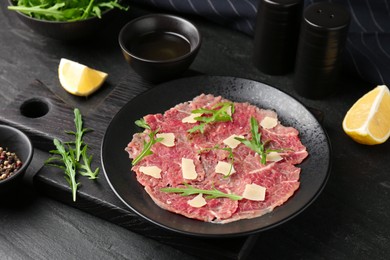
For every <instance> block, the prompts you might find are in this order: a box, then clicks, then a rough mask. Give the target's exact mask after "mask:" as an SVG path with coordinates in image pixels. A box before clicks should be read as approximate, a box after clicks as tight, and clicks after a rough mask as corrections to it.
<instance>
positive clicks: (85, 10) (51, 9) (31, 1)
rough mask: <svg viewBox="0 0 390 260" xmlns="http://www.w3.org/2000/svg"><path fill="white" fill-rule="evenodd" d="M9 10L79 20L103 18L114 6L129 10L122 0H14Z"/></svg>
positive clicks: (40, 17)
mask: <svg viewBox="0 0 390 260" xmlns="http://www.w3.org/2000/svg"><path fill="white" fill-rule="evenodd" d="M13 2H14V3H15V5H12V6H8V10H14V11H19V12H22V13H24V14H26V15H28V16H31V17H34V18H37V19H42V20H50V21H78V20H83V19H87V18H90V17H99V18H101V14H102V12H104V11H106V10H110V9H113V8H118V9H120V10H128V7H125V6H122V5H121V4H120V0H99V1H97V0H78V1H69V0H14V1H13Z"/></svg>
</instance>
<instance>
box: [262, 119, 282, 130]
mask: <svg viewBox="0 0 390 260" xmlns="http://www.w3.org/2000/svg"><path fill="white" fill-rule="evenodd" d="M277 124H278V120H277V119H276V118H273V117H269V116H266V117H264V118H263V120H261V122H260V125H261V126H262V127H263V128H265V129H271V128H274V127H275V126H276V125H277Z"/></svg>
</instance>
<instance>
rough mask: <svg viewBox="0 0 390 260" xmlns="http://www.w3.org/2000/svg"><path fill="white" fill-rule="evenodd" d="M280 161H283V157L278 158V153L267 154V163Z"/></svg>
mask: <svg viewBox="0 0 390 260" xmlns="http://www.w3.org/2000/svg"><path fill="white" fill-rule="evenodd" d="M280 160H283V157H282V156H280V154H279V153H278V152H270V153H269V154H267V161H268V162H279V161H280Z"/></svg>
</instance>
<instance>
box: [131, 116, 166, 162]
mask: <svg viewBox="0 0 390 260" xmlns="http://www.w3.org/2000/svg"><path fill="white" fill-rule="evenodd" d="M135 124H136V125H137V126H139V127H142V128H145V129H148V130H150V132H149V141H148V142H146V141H145V140H144V146H143V148H142V151H141V153H140V154H139V155H138V156H137V157H136V158H134V159H133V161H132V162H131V164H132V165H133V166H134V165H136V164H137V163H138V162H139V161H141V160H142V159H143V158H144V157H146V156H148V155H151V154H153V152H152V151H151V148H152V146H153V145H154V144H155V143H158V142H161V141H162V140H163V139H164V138H156V134H157V133H158V131H159V130H158V129H157V130H155V131H152V130H151V127H150V126H149V125H148V124H147V123H146V122H145V119H143V118H141V119H139V120H136V121H135Z"/></svg>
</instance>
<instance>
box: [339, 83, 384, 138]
mask: <svg viewBox="0 0 390 260" xmlns="http://www.w3.org/2000/svg"><path fill="white" fill-rule="evenodd" d="M343 129H344V132H345V133H346V134H347V135H349V136H350V137H351V138H352V139H353V140H355V141H356V142H358V143H361V144H368V145H374V144H381V143H384V142H385V141H386V140H387V139H388V138H389V137H390V91H389V89H388V88H387V87H386V86H385V85H381V86H377V87H376V88H374V89H373V90H371V91H370V92H368V93H367V94H365V95H364V96H363V97H361V98H360V99H359V100H358V101H356V103H355V104H354V105H353V106H352V107H351V108H350V109H349V110H348V112H347V114H346V115H345V117H344V120H343Z"/></svg>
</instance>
